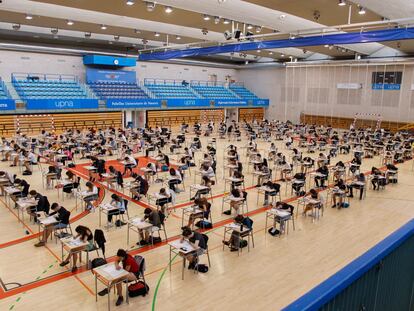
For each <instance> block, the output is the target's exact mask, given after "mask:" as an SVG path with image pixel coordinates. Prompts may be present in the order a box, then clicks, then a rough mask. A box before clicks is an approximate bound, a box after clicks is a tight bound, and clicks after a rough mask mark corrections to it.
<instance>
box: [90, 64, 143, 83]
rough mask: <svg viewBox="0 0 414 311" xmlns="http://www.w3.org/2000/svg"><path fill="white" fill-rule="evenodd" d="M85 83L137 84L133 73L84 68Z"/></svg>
mask: <svg viewBox="0 0 414 311" xmlns="http://www.w3.org/2000/svg"><path fill="white" fill-rule="evenodd" d="M86 82H87V83H114V82H116V83H130V84H135V83H137V75H136V72H135V71H127V70H105V69H96V68H86Z"/></svg>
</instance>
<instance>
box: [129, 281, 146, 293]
mask: <svg viewBox="0 0 414 311" xmlns="http://www.w3.org/2000/svg"><path fill="white" fill-rule="evenodd" d="M148 292H149V287H148V285H147V284H146V283H144V282H142V281H139V282H137V283H134V284H131V285H129V286H128V295H129V297H138V296H144V297H145V296H146V295H147V294H148Z"/></svg>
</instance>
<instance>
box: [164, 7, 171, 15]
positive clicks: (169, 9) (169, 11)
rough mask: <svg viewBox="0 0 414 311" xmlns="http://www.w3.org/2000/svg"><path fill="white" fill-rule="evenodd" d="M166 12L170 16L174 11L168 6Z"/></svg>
mask: <svg viewBox="0 0 414 311" xmlns="http://www.w3.org/2000/svg"><path fill="white" fill-rule="evenodd" d="M164 11H165V13H167V14H170V13H171V12H172V11H173V9H172V7H170V6H166V7H165V9H164Z"/></svg>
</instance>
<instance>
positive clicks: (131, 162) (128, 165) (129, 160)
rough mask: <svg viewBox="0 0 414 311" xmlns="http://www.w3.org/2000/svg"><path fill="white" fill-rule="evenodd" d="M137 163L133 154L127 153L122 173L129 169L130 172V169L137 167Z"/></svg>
mask: <svg viewBox="0 0 414 311" xmlns="http://www.w3.org/2000/svg"><path fill="white" fill-rule="evenodd" d="M137 165H138V163H137V160H135V158H134V157H133V156H130V155H127V156H126V157H125V158H124V173H123V175H124V176H125V175H126V173H127V171H129V172H130V173H131V174H132V169H133V168H135V167H137Z"/></svg>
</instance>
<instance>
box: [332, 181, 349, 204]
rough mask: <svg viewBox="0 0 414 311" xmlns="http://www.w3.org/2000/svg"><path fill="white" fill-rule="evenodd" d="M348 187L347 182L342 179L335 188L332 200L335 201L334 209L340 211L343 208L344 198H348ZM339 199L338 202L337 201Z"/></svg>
mask: <svg viewBox="0 0 414 311" xmlns="http://www.w3.org/2000/svg"><path fill="white" fill-rule="evenodd" d="M346 191H347V188H346V185H345V182H344V181H343V180H342V179H339V180H338V181H337V182H336V184H335V186H334V189H333V191H332V200H333V205H332V208H335V207H338V208H339V209H340V208H342V207H343V203H344V202H343V201H344V197H345V196H346ZM337 199H338V201H337Z"/></svg>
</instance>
